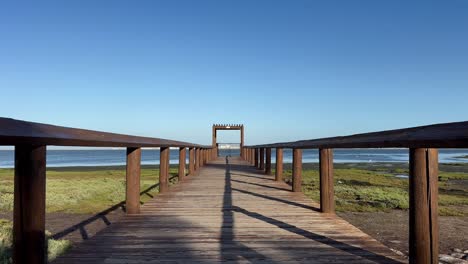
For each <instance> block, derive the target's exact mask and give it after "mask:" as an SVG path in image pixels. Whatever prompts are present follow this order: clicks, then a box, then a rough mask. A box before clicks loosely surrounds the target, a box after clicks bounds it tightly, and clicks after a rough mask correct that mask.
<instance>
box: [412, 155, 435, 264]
mask: <svg viewBox="0 0 468 264" xmlns="http://www.w3.org/2000/svg"><path fill="white" fill-rule="evenodd" d="M437 181H438V153H437V150H436V149H424V148H419V149H410V180H409V187H410V192H409V195H410V199H409V200H410V225H409V229H410V236H409V251H410V262H411V263H417V264H422V263H432V264H436V263H438V262H439V258H438V256H439V248H438V245H439V240H438V238H439V231H438V219H437V201H438V200H437V199H438V198H437V196H438V186H437Z"/></svg>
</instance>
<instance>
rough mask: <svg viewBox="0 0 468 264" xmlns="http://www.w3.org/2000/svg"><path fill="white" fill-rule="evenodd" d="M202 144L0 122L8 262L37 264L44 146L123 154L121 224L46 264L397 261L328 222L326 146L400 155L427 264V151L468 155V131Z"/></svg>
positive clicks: (433, 199)
mask: <svg viewBox="0 0 468 264" xmlns="http://www.w3.org/2000/svg"><path fill="white" fill-rule="evenodd" d="M218 130H240V134H241V141H240V142H241V144H240V157H239V158H231V159H227V160H226V159H224V158H222V157H218V145H217V143H216V137H217V131H218ZM212 135H213V141H212V145H209V146H204V145H199V144H194V143H189V142H181V141H175V140H168V139H160V138H148V137H138V136H130V135H121V134H114V133H107V132H101V131H92V130H84V129H76V128H67V127H59V126H53V125H47V124H40V123H32V122H26V121H21V120H14V119H8V118H0V145H6V146H14V147H15V187H14V210H13V262H14V263H15V264H23V263H24V264H44V263H45V262H46V259H47V258H46V247H47V245H46V240H45V199H46V188H45V186H46V153H47V148H46V147H47V146H51V145H52V146H94V147H124V148H126V149H127V154H126V155H127V170H126V173H127V174H126V201H125V205H126V209H127V217H126V218H124V220H122V221H121V222H119V223H117V224H115V225H112V226H111V227H109V228H108V229H105V230H104V231H102V232H101V233H99V234H98V235H96V236H95V237H93V238H91V239H90V240H89V241H86V242H84V243H83V244H80V245H78V246H77V247H76V248H74V249H73V250H72V251H71V252H70V253H68V254H66V255H65V256H62V257H61V258H59V259H58V260H57V261H56V263H85V264H86V263H116V264H117V263H160V262H162V263H168V262H170V263H187V262H195V263H196V262H208V263H217V262H236V263H237V262H241V263H243V262H247V263H250V262H267V263H282V262H293V263H294V262H304V263H399V262H400V261H404V260H403V259H400V258H399V257H398V256H397V255H395V254H393V253H392V251H390V249H388V248H386V247H385V246H383V245H382V244H380V243H379V242H377V241H376V240H374V239H373V238H371V237H369V236H368V235H366V234H364V233H363V232H361V231H359V230H358V229H357V228H355V227H353V226H352V225H350V224H349V223H347V222H346V221H344V220H342V219H340V218H339V217H337V216H336V215H335V214H334V212H335V201H334V188H333V187H334V186H333V185H334V180H333V149H334V148H408V149H409V172H410V173H409V197H410V198H409V211H410V214H409V215H410V216H409V219H408V222H409V241H408V243H409V253H410V254H409V262H410V263H417V264H427V263H432V264H436V263H438V253H439V249H438V244H439V240H438V239H439V235H438V234H439V230H438V217H437V212H438V208H437V202H438V186H437V182H438V180H437V179H438V151H437V148H468V122H457V123H447V124H436V125H429V126H422V127H413V128H406V129H397V130H389V131H381V132H373V133H366V134H358V135H351V136H345V137H333V138H323V139H314V140H301V141H294V142H281V143H273V144H264V145H245V144H244V126H243V125H240V124H223V125H220V124H216V125H213V128H212ZM155 147H156V148H159V149H160V161H159V162H160V170H159V191H160V195H158V196H157V197H156V198H154V199H153V200H151V201H150V202H149V203H147V204H145V205H144V206H141V205H140V196H139V195H140V184H139V183H140V164H141V149H142V148H155ZM171 147H172V148H177V149H178V150H179V166H178V168H179V171H178V175H177V176H178V177H179V182H180V183H179V184H177V185H176V186H169V180H168V179H169V177H168V173H169V150H170V148H171ZM284 148H289V149H292V150H293V172H292V186H289V185H287V184H286V183H284V182H283V181H282V172H283V160H282V159H283V149H284ZM187 149H188V151H189V162H188V163H189V164H188V175H187V173H186V167H187V164H185V160H186V159H185V157H186V155H187V154H186V152H187ZM272 149H275V151H276V154H277V160H276V162H275V166H276V168H275V175H274V176H273V175H271V174H272V161H271V152H272ZM303 149H316V150H317V151H318V153H319V157H320V162H319V167H320V169H319V171H320V201H319V202H320V203H315V202H313V201H311V200H309V199H308V198H306V197H305V196H304V195H303V194H302V150H303Z"/></svg>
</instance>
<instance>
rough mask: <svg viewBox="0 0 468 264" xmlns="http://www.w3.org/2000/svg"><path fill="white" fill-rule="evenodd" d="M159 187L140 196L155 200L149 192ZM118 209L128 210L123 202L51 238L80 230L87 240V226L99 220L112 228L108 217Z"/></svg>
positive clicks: (173, 177) (155, 185)
mask: <svg viewBox="0 0 468 264" xmlns="http://www.w3.org/2000/svg"><path fill="white" fill-rule="evenodd" d="M175 178H177V176H172V177H170V178H169V180H172V179H175ZM157 187H159V183H157V184H154V185H151V186H150V187H148V188H146V189H145V190H143V191H141V192H140V196H142V195H147V196H149V197H150V198H154V196H153V195H151V194H149V192H150V191H151V190H153V189H155V188H157ZM140 204H143V202H141V201H140ZM118 209H121V210H122V211H123V212H126V209H125V201H121V202H119V203H117V204H115V205H113V206H111V207H109V208H107V209H105V210H103V211H101V212H99V213H97V214H95V215H93V216H91V217H89V218H87V219H85V220H83V221H81V222H79V223H77V224H74V225H72V226H70V227H68V228H65V229H64V230H62V231H59V232H57V233H55V234H53V235H52V236H51V238H53V239H61V238H63V237H65V236H67V235H69V234H71V233H73V232H75V231H77V230H79V232H80V235H81V238H82V239H83V240H87V239H88V238H89V235H88V232H87V231H86V226H88V225H90V224H92V223H94V222H96V221H98V220H102V222H104V224H105V225H106V226H110V225H111V224H112V222H111V221H109V219H108V218H107V215H108V214H110V213H112V212H114V211H116V210H118Z"/></svg>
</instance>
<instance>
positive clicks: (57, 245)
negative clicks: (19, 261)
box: [0, 219, 71, 264]
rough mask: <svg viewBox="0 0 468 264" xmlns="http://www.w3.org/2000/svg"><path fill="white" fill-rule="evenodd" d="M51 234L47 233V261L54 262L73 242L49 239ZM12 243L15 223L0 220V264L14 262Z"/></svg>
mask: <svg viewBox="0 0 468 264" xmlns="http://www.w3.org/2000/svg"><path fill="white" fill-rule="evenodd" d="M49 236H50V233H49V232H46V239H47V259H48V260H49V261H52V260H54V259H55V258H57V257H58V256H60V255H62V254H64V253H65V252H66V251H67V250H68V249H70V248H71V242H70V241H68V240H55V239H51V238H49ZM12 241H13V223H12V222H10V221H8V220H4V219H0V264H10V263H13V262H12V248H11V245H12Z"/></svg>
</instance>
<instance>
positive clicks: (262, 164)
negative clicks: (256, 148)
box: [258, 148, 265, 170]
mask: <svg viewBox="0 0 468 264" xmlns="http://www.w3.org/2000/svg"><path fill="white" fill-rule="evenodd" d="M259 159H260V160H259V164H258V166H259V167H258V168H259V169H260V170H264V169H265V148H260V156H259Z"/></svg>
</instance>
